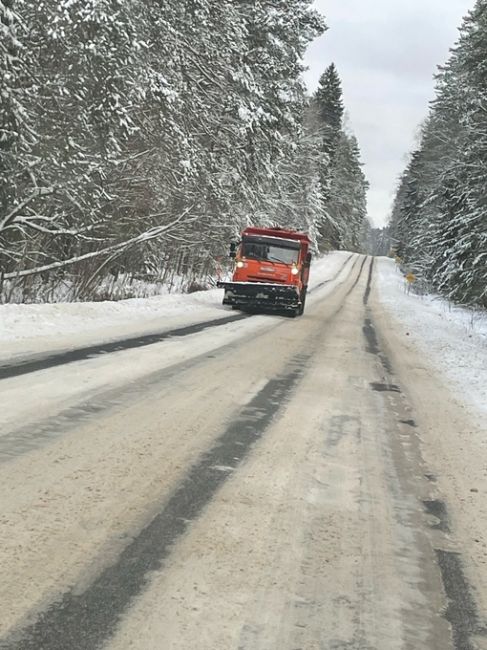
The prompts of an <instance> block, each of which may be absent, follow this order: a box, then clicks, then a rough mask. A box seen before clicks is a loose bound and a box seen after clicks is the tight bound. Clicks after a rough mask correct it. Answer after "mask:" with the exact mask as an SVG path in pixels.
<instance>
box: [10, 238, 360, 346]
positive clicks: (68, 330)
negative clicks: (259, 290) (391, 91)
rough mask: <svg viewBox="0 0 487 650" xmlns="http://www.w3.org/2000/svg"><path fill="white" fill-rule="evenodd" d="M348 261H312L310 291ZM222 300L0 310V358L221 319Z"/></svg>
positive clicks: (208, 295) (180, 298) (159, 299)
mask: <svg viewBox="0 0 487 650" xmlns="http://www.w3.org/2000/svg"><path fill="white" fill-rule="evenodd" d="M348 257H350V253H346V252H341V251H340V252H333V253H330V254H329V255H326V256H325V257H323V258H321V259H319V260H316V261H315V262H314V264H313V266H312V269H311V281H310V286H311V287H313V286H315V285H316V284H318V283H320V282H322V281H323V280H326V279H329V278H331V277H333V276H334V275H335V274H336V273H337V272H338V270H339V269H340V268H341V266H342V265H343V264H344V262H345V261H346V260H347V259H348ZM222 296H223V292H222V290H220V289H211V290H210V291H199V292H196V293H192V294H169V295H162V296H155V297H152V298H135V299H130V300H121V301H119V302H85V303H79V302H78V303H55V304H36V305H34V304H28V305H18V304H7V305H0V357H5V356H10V355H11V354H24V355H25V354H30V353H32V352H39V351H41V350H42V349H47V348H49V347H51V346H53V347H60V346H63V345H64V346H69V347H76V346H78V345H84V344H86V343H88V342H89V341H92V340H97V341H98V340H99V341H105V340H114V339H120V338H123V337H125V336H130V335H138V334H143V333H147V332H154V331H162V330H165V329H172V328H175V327H179V326H181V325H187V324H193V323H199V322H203V321H206V320H214V319H217V318H225V317H227V316H228V315H229V309H228V308H226V307H223V306H222V304H221V302H222ZM230 313H231V312H230Z"/></svg>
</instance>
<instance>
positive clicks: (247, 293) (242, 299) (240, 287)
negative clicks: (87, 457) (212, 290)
mask: <svg viewBox="0 0 487 650" xmlns="http://www.w3.org/2000/svg"><path fill="white" fill-rule="evenodd" d="M217 287H219V288H220V289H225V295H224V297H223V304H224V305H231V306H232V307H237V308H239V309H253V308H262V309H271V310H276V311H277V310H287V309H289V310H295V309H297V308H298V307H299V305H300V299H299V293H298V291H297V289H296V287H295V286H294V285H289V284H272V283H264V282H218V283H217Z"/></svg>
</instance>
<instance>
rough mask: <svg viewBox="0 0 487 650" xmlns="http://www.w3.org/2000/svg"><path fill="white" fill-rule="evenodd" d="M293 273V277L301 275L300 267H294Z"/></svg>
mask: <svg viewBox="0 0 487 650" xmlns="http://www.w3.org/2000/svg"><path fill="white" fill-rule="evenodd" d="M291 273H292V274H293V275H298V273H299V269H298V267H297V266H293V268H292V269H291Z"/></svg>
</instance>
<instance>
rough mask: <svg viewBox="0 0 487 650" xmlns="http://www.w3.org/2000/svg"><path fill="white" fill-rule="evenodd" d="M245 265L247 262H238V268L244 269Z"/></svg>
mask: <svg viewBox="0 0 487 650" xmlns="http://www.w3.org/2000/svg"><path fill="white" fill-rule="evenodd" d="M244 267H245V262H242V261H239V262H237V269H243V268H244Z"/></svg>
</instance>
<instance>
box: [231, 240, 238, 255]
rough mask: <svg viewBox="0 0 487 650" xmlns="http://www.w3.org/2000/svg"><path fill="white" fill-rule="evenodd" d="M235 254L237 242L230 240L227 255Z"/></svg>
mask: <svg viewBox="0 0 487 650" xmlns="http://www.w3.org/2000/svg"><path fill="white" fill-rule="evenodd" d="M236 255H237V244H236V243H235V242H232V243H231V244H230V252H229V256H230V257H232V258H234V257H235V256H236Z"/></svg>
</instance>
